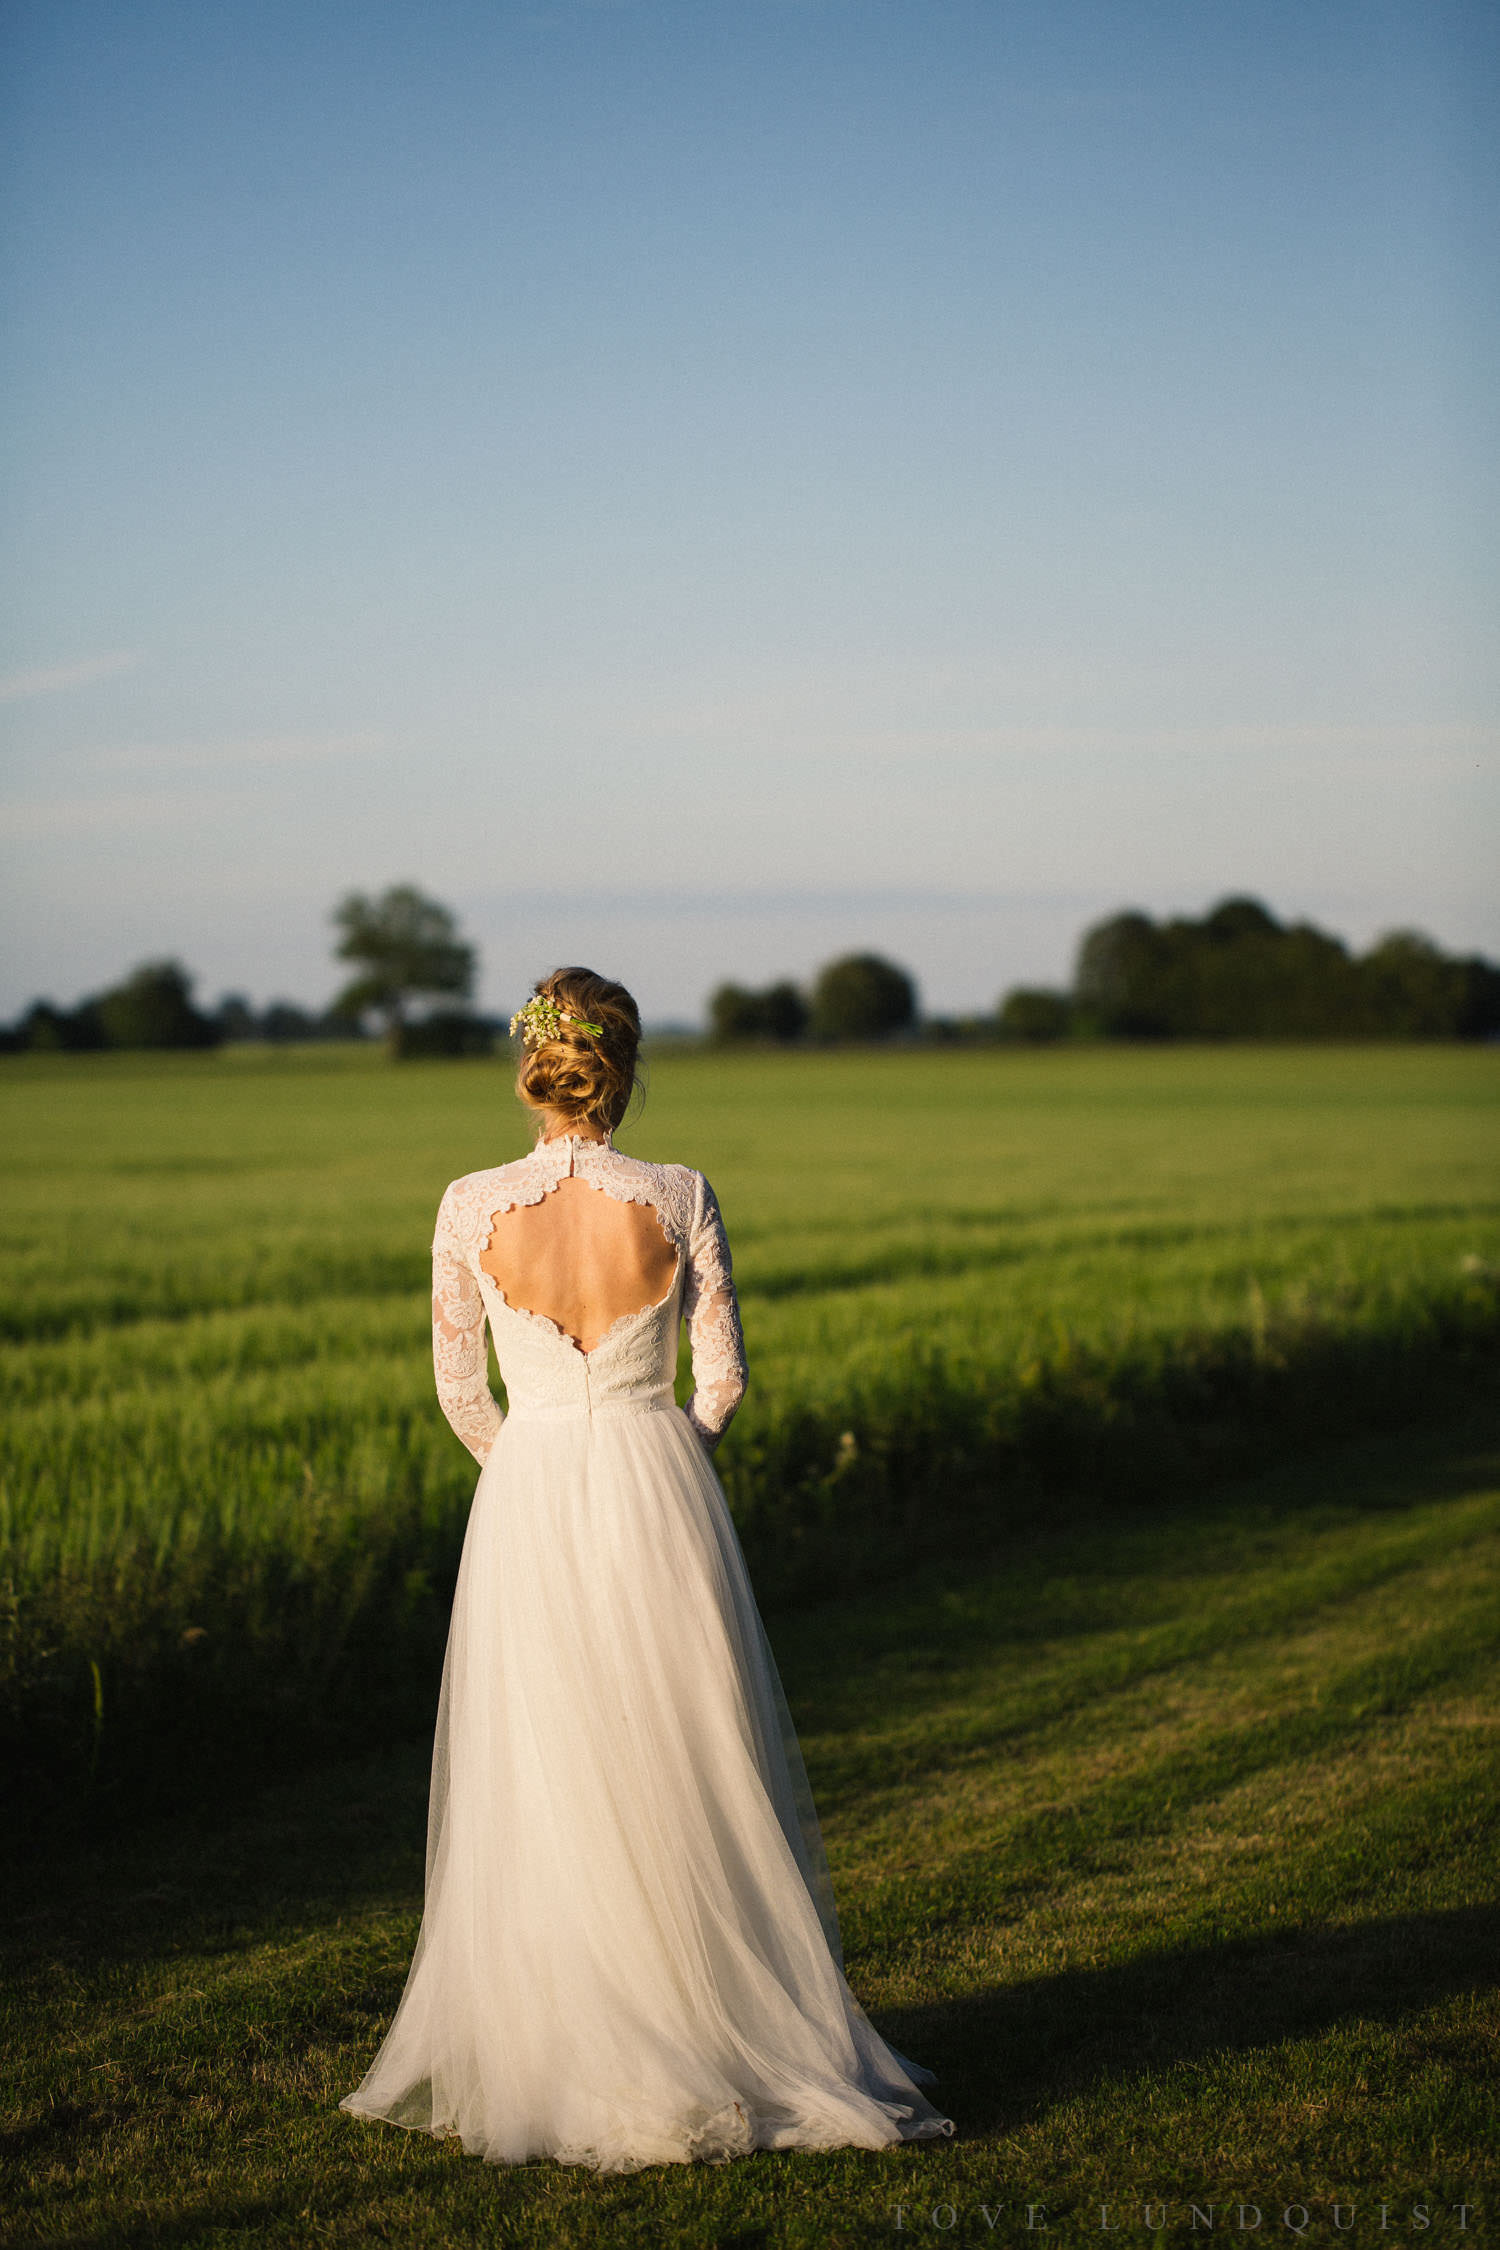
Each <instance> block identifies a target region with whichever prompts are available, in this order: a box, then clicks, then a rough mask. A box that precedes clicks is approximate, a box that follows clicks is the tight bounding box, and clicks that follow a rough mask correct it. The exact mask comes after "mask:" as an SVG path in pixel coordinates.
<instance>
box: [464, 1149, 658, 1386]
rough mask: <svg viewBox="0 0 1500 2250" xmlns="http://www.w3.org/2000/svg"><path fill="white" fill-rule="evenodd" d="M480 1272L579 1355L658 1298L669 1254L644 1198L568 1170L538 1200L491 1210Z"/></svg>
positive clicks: (513, 1306) (516, 1307)
mask: <svg viewBox="0 0 1500 2250" xmlns="http://www.w3.org/2000/svg"><path fill="white" fill-rule="evenodd" d="M479 1264H480V1269H481V1271H482V1272H484V1273H487V1274H488V1275H489V1277H490V1279H491V1280H492V1281H493V1282H494V1283H495V1286H496V1287H497V1288H498V1289H499V1291H500V1294H501V1295H502V1296H503V1297H504V1299H505V1302H506V1303H507V1305H509V1306H510V1307H511V1309H512V1310H513V1311H515V1312H523V1313H530V1314H532V1315H534V1316H535V1317H536V1318H538V1319H541V1320H549V1321H551V1323H552V1325H553V1327H554V1328H557V1329H559V1330H561V1332H562V1334H563V1335H564V1336H566V1337H567V1339H568V1341H569V1342H570V1343H571V1344H573V1345H575V1346H576V1347H577V1349H578V1350H579V1351H581V1352H584V1353H588V1352H591V1351H592V1350H593V1349H594V1347H595V1345H596V1344H599V1343H601V1342H602V1341H603V1339H604V1337H605V1336H606V1335H607V1334H608V1333H609V1331H610V1329H611V1328H613V1327H614V1326H615V1325H616V1323H617V1322H619V1321H621V1320H625V1319H627V1318H629V1316H630V1315H631V1314H633V1313H640V1312H649V1311H650V1310H651V1308H652V1306H653V1305H658V1304H660V1303H661V1301H662V1299H663V1298H664V1297H665V1296H666V1294H667V1292H668V1290H669V1289H670V1288H671V1286H672V1281H673V1277H674V1276H675V1274H676V1271H677V1251H676V1247H675V1245H674V1244H673V1243H672V1242H670V1241H669V1240H668V1238H667V1235H666V1233H665V1231H664V1230H663V1227H662V1224H661V1221H660V1219H659V1218H658V1217H657V1214H656V1211H655V1209H654V1208H653V1206H652V1205H651V1204H649V1203H624V1202H621V1201H619V1200H618V1199H617V1198H616V1197H614V1196H612V1195H609V1194H607V1193H606V1192H605V1190H604V1189H602V1188H596V1187H594V1186H593V1185H592V1184H591V1183H590V1182H589V1181H588V1180H584V1179H580V1178H579V1177H578V1176H577V1175H576V1174H575V1175H573V1176H572V1177H570V1178H568V1179H564V1180H559V1181H558V1183H557V1185H556V1187H554V1188H552V1189H550V1190H549V1191H548V1193H547V1194H546V1195H544V1196H543V1197H542V1199H541V1201H540V1203H518V1204H515V1205H513V1207H512V1208H511V1209H510V1210H509V1211H496V1212H494V1213H493V1214H492V1216H491V1220H490V1238H489V1241H488V1242H487V1243H486V1245H485V1247H484V1250H483V1251H482V1253H481V1255H480V1259H479Z"/></svg>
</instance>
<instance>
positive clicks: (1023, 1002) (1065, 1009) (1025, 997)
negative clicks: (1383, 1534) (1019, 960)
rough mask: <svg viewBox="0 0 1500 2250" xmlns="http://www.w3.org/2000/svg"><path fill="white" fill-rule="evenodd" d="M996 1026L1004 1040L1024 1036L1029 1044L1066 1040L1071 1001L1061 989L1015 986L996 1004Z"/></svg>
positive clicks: (1071, 1026)
mask: <svg viewBox="0 0 1500 2250" xmlns="http://www.w3.org/2000/svg"><path fill="white" fill-rule="evenodd" d="M999 1025H1000V1029H1001V1031H1003V1032H1004V1034H1005V1036H1006V1038H1007V1039H1024V1040H1027V1041H1028V1042H1029V1043H1030V1044H1031V1045H1033V1046H1041V1045H1043V1044H1045V1042H1046V1041H1048V1040H1050V1039H1066V1037H1067V1036H1068V1033H1069V1032H1070V1031H1071V1030H1072V1028H1073V1003H1072V1001H1071V1000H1070V999H1069V998H1068V995H1067V994H1066V993H1065V992H1042V991H1035V990H1029V989H1028V988H1027V987H1026V986H1024V985H1017V986H1015V987H1014V988H1013V990H1011V991H1010V992H1007V994H1006V995H1005V998H1004V999H1003V1000H1002V1001H1001V1003H1000V1015H999Z"/></svg>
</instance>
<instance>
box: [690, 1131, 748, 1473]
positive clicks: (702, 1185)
mask: <svg viewBox="0 0 1500 2250" xmlns="http://www.w3.org/2000/svg"><path fill="white" fill-rule="evenodd" d="M683 1313H684V1316H685V1318H686V1320H687V1331H688V1342H689V1344H690V1345H691V1347H692V1354H693V1386H694V1387H693V1395H692V1397H691V1398H690V1399H689V1400H688V1402H687V1407H686V1413H687V1418H688V1420H689V1421H690V1422H691V1423H692V1425H693V1428H694V1429H695V1430H696V1431H697V1433H698V1435H699V1437H700V1438H702V1440H703V1442H704V1444H705V1445H706V1446H707V1447H708V1449H709V1451H710V1452H712V1451H713V1448H714V1447H715V1446H716V1445H717V1444H718V1442H719V1440H720V1438H721V1437H722V1436H723V1435H724V1432H725V1431H726V1430H727V1429H728V1427H729V1423H730V1418H731V1416H732V1415H733V1413H734V1411H735V1408H736V1407H737V1406H738V1405H739V1403H740V1400H741V1399H742V1398H743V1397H744V1395H745V1385H746V1382H747V1381H748V1375H747V1372H746V1368H745V1339H744V1337H743V1335H742V1334H741V1332H740V1308H739V1300H738V1299H737V1298H736V1296H735V1293H734V1275H733V1271H732V1269H731V1266H730V1262H729V1243H728V1240H727V1238H726V1236H725V1233H724V1221H723V1220H722V1219H721V1218H720V1216H719V1206H718V1204H717V1202H716V1201H715V1199H714V1191H713V1189H712V1188H711V1187H710V1186H709V1184H708V1182H707V1180H705V1179H704V1177H703V1175H702V1174H701V1173H700V1174H699V1175H698V1200H697V1208H696V1210H695V1212H694V1217H693V1235H692V1241H691V1243H690V1244H689V1247H688V1270H687V1287H686V1290H685V1292H684V1297H683Z"/></svg>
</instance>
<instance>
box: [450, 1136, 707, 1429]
mask: <svg viewBox="0 0 1500 2250" xmlns="http://www.w3.org/2000/svg"><path fill="white" fill-rule="evenodd" d="M570 1178H581V1179H584V1180H586V1181H587V1182H588V1183H589V1185H590V1186H591V1187H595V1188H598V1189H600V1190H602V1192H603V1193H604V1194H606V1195H609V1196H613V1197H614V1198H615V1199H616V1201H618V1202H622V1203H646V1204H649V1205H650V1206H651V1208H652V1209H653V1211H654V1212H655V1213H656V1216H657V1218H658V1220H659V1221H660V1224H661V1228H662V1231H663V1233H664V1234H665V1235H666V1237H667V1239H668V1241H669V1242H671V1243H672V1244H673V1246H674V1247H675V1249H676V1252H677V1267H676V1271H675V1273H674V1275H673V1277H672V1282H671V1286H670V1288H669V1289H668V1291H667V1293H666V1295H665V1296H664V1297H662V1298H660V1299H659V1300H658V1302H657V1303H655V1304H653V1305H645V1306H642V1308H641V1309H640V1311H639V1312H632V1313H626V1314H624V1315H623V1316H622V1318H620V1319H619V1320H616V1321H615V1322H613V1323H612V1325H611V1326H610V1327H609V1328H608V1329H607V1330H606V1332H605V1334H604V1335H603V1336H602V1337H601V1338H600V1339H599V1341H598V1343H597V1344H595V1345H594V1347H593V1349H592V1350H591V1351H588V1352H585V1351H583V1350H581V1349H580V1347H579V1346H578V1345H577V1344H576V1343H575V1342H574V1341H573V1339H572V1338H571V1337H569V1336H567V1335H565V1334H564V1333H563V1331H562V1329H561V1328H559V1327H558V1326H557V1324H556V1322H555V1321H552V1320H548V1319H547V1318H546V1317H545V1316H544V1315H543V1314H541V1313H536V1312H529V1311H525V1310H523V1309H522V1308H520V1307H518V1306H513V1305H509V1304H507V1303H506V1300H505V1298H504V1296H503V1295H502V1293H501V1291H500V1288H499V1286H498V1284H497V1283H496V1282H495V1281H494V1280H493V1279H492V1277H491V1276H490V1275H489V1274H488V1273H486V1272H485V1271H484V1269H483V1268H482V1267H481V1265H480V1263H479V1260H480V1258H481V1256H482V1255H483V1253H484V1249H485V1246H486V1244H487V1243H488V1241H489V1238H490V1234H491V1232H492V1230H493V1227H494V1223H495V1220H496V1219H497V1218H498V1217H499V1216H500V1214H501V1213H502V1212H505V1211H510V1210H513V1209H515V1207H516V1206H517V1205H518V1204H530V1203H540V1202H541V1200H542V1198H543V1196H545V1195H547V1194H548V1193H550V1191H551V1190H552V1189H553V1188H555V1187H556V1186H557V1185H558V1184H559V1182H560V1181H562V1180H565V1179H570ZM684 1319H685V1320H686V1321H687V1328H688V1341H689V1343H690V1345H691V1347H692V1355H693V1382H694V1390H693V1395H692V1397H691V1399H690V1400H689V1401H688V1405H687V1409H686V1411H687V1416H688V1420H689V1421H690V1422H691V1423H692V1425H693V1427H694V1429H695V1430H696V1431H697V1432H698V1435H699V1436H700V1437H701V1438H702V1440H703V1442H704V1444H705V1445H707V1446H708V1447H709V1448H710V1449H712V1448H713V1447H714V1446H715V1445H717V1444H718V1442H719V1439H720V1438H721V1437H722V1436H723V1434H724V1431H725V1430H726V1429H727V1427H728V1425H729V1419H730V1416H731V1415H732V1414H733V1413H734V1411H735V1408H736V1407H737V1406H738V1405H739V1403H740V1400H741V1399H742V1398H743V1397H744V1394H745V1382H746V1373H745V1347H744V1340H743V1338H742V1336H741V1333H740V1315H739V1305H738V1303H737V1301H736V1299H735V1294H734V1279H733V1274H732V1270H731V1267H730V1259H729V1244H728V1242H727V1241H726V1239H725V1235H724V1222H723V1220H722V1219H721V1218H720V1216H719V1206H718V1204H717V1202H716V1201H715V1200H714V1192H713V1189H712V1188H711V1187H710V1186H709V1184H708V1182H707V1180H706V1179H705V1178H704V1177H703V1174H702V1173H701V1172H695V1171H693V1170H691V1169H690V1168H689V1166H687V1165H686V1164H646V1163H643V1162H642V1161H641V1159H640V1158H639V1157H634V1156H625V1155H623V1154H622V1153H621V1151H620V1150H619V1149H617V1148H615V1147H614V1146H613V1145H612V1144H611V1143H610V1142H609V1141H607V1140H605V1141H589V1140H582V1139H579V1138H578V1137H577V1136H575V1135H573V1134H564V1135H560V1136H559V1137H558V1138H557V1139H556V1140H550V1141H538V1143H537V1145H536V1147H535V1148H534V1149H533V1150H532V1151H531V1153H530V1155H529V1156H522V1157H518V1158H517V1159H516V1161H515V1162H514V1163H513V1164H499V1165H496V1166H495V1167H494V1168H493V1169H492V1170H490V1171H486V1172H469V1173H467V1174H466V1175H465V1176H464V1178H462V1179H460V1180H455V1181H454V1182H453V1183H452V1185H451V1186H450V1187H449V1188H448V1189H447V1190H446V1192H445V1194H444V1196H443V1200H442V1202H441V1203H440V1204H439V1206H438V1215H437V1227H436V1231H435V1233H434V1235H433V1243H432V1361H433V1369H434V1372H435V1374H436V1377H437V1392H438V1399H439V1401H440V1403H441V1405H442V1409H443V1412H444V1413H445V1414H446V1415H447V1417H448V1420H449V1422H450V1423H451V1424H452V1425H453V1428H454V1430H455V1431H456V1432H457V1433H458V1435H459V1437H461V1438H462V1440H463V1442H464V1444H465V1445H466V1446H467V1447H468V1449H469V1451H470V1452H471V1453H472V1454H473V1455H474V1458H475V1459H476V1460H477V1461H481V1462H482V1461H484V1460H486V1459H487V1458H488V1455H489V1451H490V1448H491V1446H492V1445H493V1444H494V1442H495V1439H496V1436H497V1435H498V1433H499V1430H500V1427H501V1423H502V1421H503V1419H504V1417H503V1416H502V1414H501V1412H500V1408H499V1405H498V1404H497V1402H496V1400H495V1396H494V1393H493V1392H492V1391H491V1389H490V1386H489V1374H488V1359H487V1355H486V1351H485V1323H486V1321H488V1323H489V1326H490V1329H491V1331H492V1333H493V1335H494V1338H495V1356H496V1358H497V1359H498V1361H499V1363H500V1375H501V1380H502V1381H503V1382H504V1384H505V1389H506V1396H507V1398H508V1399H509V1402H510V1408H511V1412H512V1413H513V1414H517V1415H522V1416H525V1417H527V1418H529V1419H536V1418H541V1417H546V1418H552V1417H562V1418H570V1417H573V1416H586V1415H592V1414H593V1413H595V1412H597V1411H601V1410H602V1411H606V1412H608V1411H620V1410H625V1411H631V1410H637V1409H644V1408H648V1407H650V1406H653V1405H669V1404H670V1403H671V1399H672V1384H673V1379H674V1377H675V1374H676V1369H677V1332H678V1326H679V1324H680V1322H681V1321H682V1320H684Z"/></svg>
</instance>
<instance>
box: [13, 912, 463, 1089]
mask: <svg viewBox="0 0 1500 2250" xmlns="http://www.w3.org/2000/svg"><path fill="white" fill-rule="evenodd" d="M333 921H334V925H335V927H336V929H337V931H338V933H339V940H338V946H337V949H336V950H337V956H338V958H339V959H340V960H341V961H350V962H353V963H355V964H356V965H357V968H358V971H359V973H358V975H356V976H355V977H353V978H352V979H351V980H350V982H349V983H347V984H346V985H345V986H344V988H343V990H342V991H341V992H340V993H339V995H338V997H337V999H336V1000H335V1001H334V1002H333V1004H332V1006H331V1007H328V1008H325V1009H321V1010H319V1009H309V1008H300V1007H298V1006H297V1005H296V1003H295V1002H294V1001H291V1000H273V1001H271V1002H270V1003H269V1005H268V1006H267V1007H265V1008H262V1009H259V1010H257V1009H255V1008H254V1007H253V1006H252V1005H251V1003H250V1002H249V1001H248V1000H247V999H246V998H245V996H244V995H243V993H238V992H230V993H226V994H225V996H224V998H223V999H222V1000H221V1001H220V1002H219V1004H218V1006H217V1007H216V1008H214V1009H213V1010H212V1011H210V1012H207V1013H205V1012H203V1011H202V1010H200V1009H199V1008H197V1007H195V1005H194V1003H193V979H192V977H191V976H190V975H189V973H188V971H187V970H186V969H185V968H183V966H182V964H181V962H179V961H146V962H143V963H142V964H141V966H140V967H139V968H138V969H134V970H132V971H131V973H130V975H129V976H128V977H127V978H126V979H125V981H124V983H123V984H121V985H118V986H116V987H114V988H113V989H112V990H111V991H109V992H102V993H98V994H96V995H95V996H94V997H92V998H90V999H87V1000H80V1001H79V1003H78V1005H77V1006H76V1007H74V1008H58V1007H55V1006H54V1005H53V1003H52V1002H51V1001H50V1000H34V1001H33V1002H32V1004H31V1006H30V1007H29V1008H28V1009H27V1010H26V1012H25V1014H24V1015H23V1016H22V1017H21V1019H20V1021H19V1022H18V1023H16V1024H14V1025H13V1026H12V1027H11V1028H10V1029H9V1030H0V1052H4V1053H10V1054H16V1053H20V1052H26V1051H30V1052H37V1051H49V1050H50V1051H52V1052H69V1053H77V1052H87V1051H88V1050H90V1049H97V1048H104V1047H216V1046H218V1045H219V1044H220V1043H221V1042H222V1041H224V1040H265V1041H268V1042H270V1043H272V1044H284V1043H288V1042H290V1041H294V1040H307V1039H361V1038H363V1037H364V1036H365V1020H366V1018H367V1016H370V1015H374V1016H376V1017H378V1018H380V1019H381V1020H382V1022H383V1025H384V1028H385V1031H386V1034H387V1037H388V1039H389V1041H390V1045H391V1049H392V1052H393V1053H394V1054H396V1055H398V1056H402V1057H405V1056H408V1055H412V1056H416V1055H421V1056H427V1055H469V1054H488V1053H489V1051H490V1049H491V1047H492V1046H493V1044H494V1032H495V1026H494V1025H493V1024H492V1023H490V1022H488V1021H486V1020H485V1019H484V1018H482V1017H479V1016H475V1015H473V1014H471V1013H470V1011H469V1010H468V1009H467V1008H466V1007H457V1008H455V1007H452V1006H450V1007H447V1008H442V1007H439V1008H437V1009H434V1010H431V1011H430V1012H428V1013H427V1014H425V1015H424V1014H419V1015H417V1016H416V1017H415V1018H413V1017H412V1016H411V1015H410V1014H409V1010H410V1009H411V1008H412V1006H413V1004H414V1003H417V1004H420V1003H421V1002H423V1001H425V1000H437V1001H442V1000H444V999H447V1000H449V1001H452V1000H454V999H457V1000H459V1001H463V1000H466V999H467V997H468V994H469V992H470V991H471V989H472V987H473V982H474V970H475V953H474V948H473V947H472V946H471V945H468V944H466V943H465V942H464V940H463V939H462V938H461V937H460V936H459V934H458V928H457V924H456V923H455V921H454V918H453V916H452V914H451V913H450V912H449V910H448V908H447V907H446V906H442V905H439V903H438V902H437V901H436V900H435V899H430V898H424V897H423V895H422V893H421V892H420V891H419V890H417V889H416V887H415V886H414V885H413V884H411V883H397V884H395V885H393V886H392V887H391V889H389V890H387V891H385V892H383V893H382V894H381V895H380V897H378V898H373V899H371V898H366V897H365V896H364V894H363V893H362V892H359V891H351V892H350V893H349V895H348V897H346V898H345V899H343V900H342V901H341V903H340V904H339V905H338V906H337V907H336V908H335V909H334V913H333Z"/></svg>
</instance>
